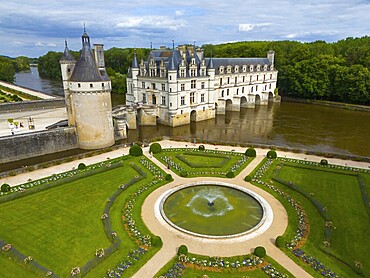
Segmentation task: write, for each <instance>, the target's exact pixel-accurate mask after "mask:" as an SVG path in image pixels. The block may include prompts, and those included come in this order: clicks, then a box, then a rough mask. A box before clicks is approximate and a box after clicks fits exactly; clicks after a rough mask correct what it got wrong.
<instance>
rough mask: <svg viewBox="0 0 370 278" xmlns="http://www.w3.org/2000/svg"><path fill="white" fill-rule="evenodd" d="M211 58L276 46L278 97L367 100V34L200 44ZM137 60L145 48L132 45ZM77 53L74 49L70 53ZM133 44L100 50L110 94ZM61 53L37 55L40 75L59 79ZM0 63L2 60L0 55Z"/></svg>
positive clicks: (122, 76) (121, 82)
mask: <svg viewBox="0 0 370 278" xmlns="http://www.w3.org/2000/svg"><path fill="white" fill-rule="evenodd" d="M201 47H202V48H203V49H204V52H205V56H206V57H210V56H211V55H212V56H213V57H266V53H267V51H268V50H274V51H275V68H276V69H277V70H278V71H279V75H278V89H279V94H280V95H281V96H283V97H284V96H289V97H296V98H303V99H317V100H330V101H338V102H346V103H356V104H364V105H369V104H370V37H368V36H365V37H362V38H346V39H344V40H339V41H337V42H334V43H326V42H325V41H315V42H310V43H303V42H297V41H251V42H235V43H227V44H219V45H211V44H206V45H202V46H201ZM136 51H137V56H138V59H139V61H140V60H141V59H146V58H147V56H148V54H149V52H150V49H144V48H139V49H137V50H136ZM72 53H73V55H74V56H75V57H76V58H77V57H78V52H72ZM133 53H134V49H133V48H111V49H108V50H106V51H105V61H106V67H107V72H108V74H109V76H110V78H111V80H112V88H113V92H114V93H119V94H124V93H125V92H126V74H127V71H128V68H129V67H130V66H131V62H132V58H133ZM61 56H62V53H61V52H48V53H47V54H46V55H44V56H41V57H39V64H38V67H39V72H40V76H41V77H43V78H50V79H59V80H60V79H61V73H60V66H59V59H60V58H61ZM0 62H1V60H0Z"/></svg>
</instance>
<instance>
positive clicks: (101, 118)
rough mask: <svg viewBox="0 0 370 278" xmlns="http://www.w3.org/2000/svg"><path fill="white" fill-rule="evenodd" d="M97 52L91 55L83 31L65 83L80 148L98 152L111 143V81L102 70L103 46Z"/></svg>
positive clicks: (88, 38) (87, 37)
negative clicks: (80, 45)
mask: <svg viewBox="0 0 370 278" xmlns="http://www.w3.org/2000/svg"><path fill="white" fill-rule="evenodd" d="M97 50H99V51H101V52H100V53H99V54H98V55H94V53H93V51H92V49H91V47H90V37H89V36H88V35H87V33H86V31H85V32H84V34H83V35H82V50H81V55H80V58H79V60H78V61H77V63H76V65H75V67H74V69H73V72H72V74H71V76H70V78H69V79H68V82H67V83H68V90H69V96H70V103H71V114H72V118H73V119H74V121H73V123H74V126H75V127H76V132H77V140H78V146H79V148H81V149H99V148H104V147H108V146H112V145H113V144H114V128H113V119H112V103H111V95H110V93H111V82H110V80H109V78H108V76H107V75H106V73H105V68H103V67H104V64H103V62H102V61H104V57H103V56H102V55H103V46H102V45H99V47H98V48H97ZM67 72H68V71H67ZM71 123H72V122H71Z"/></svg>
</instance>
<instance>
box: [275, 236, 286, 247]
mask: <svg viewBox="0 0 370 278" xmlns="http://www.w3.org/2000/svg"><path fill="white" fill-rule="evenodd" d="M275 245H276V246H277V247H279V248H282V247H284V246H285V240H284V238H283V237H282V236H278V237H277V238H276V240H275Z"/></svg>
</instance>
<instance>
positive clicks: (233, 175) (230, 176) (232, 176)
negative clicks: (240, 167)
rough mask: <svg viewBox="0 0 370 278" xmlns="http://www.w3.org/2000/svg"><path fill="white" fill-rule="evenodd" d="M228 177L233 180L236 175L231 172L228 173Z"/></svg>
mask: <svg viewBox="0 0 370 278" xmlns="http://www.w3.org/2000/svg"><path fill="white" fill-rule="evenodd" d="M226 177H228V178H229V179H231V178H234V177H235V174H234V172H233V171H229V172H227V173H226Z"/></svg>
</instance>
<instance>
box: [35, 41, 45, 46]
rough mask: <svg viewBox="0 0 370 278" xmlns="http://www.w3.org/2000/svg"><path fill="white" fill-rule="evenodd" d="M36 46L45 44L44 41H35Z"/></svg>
mask: <svg viewBox="0 0 370 278" xmlns="http://www.w3.org/2000/svg"><path fill="white" fill-rule="evenodd" d="M35 46H44V44H43V43H42V42H35Z"/></svg>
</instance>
